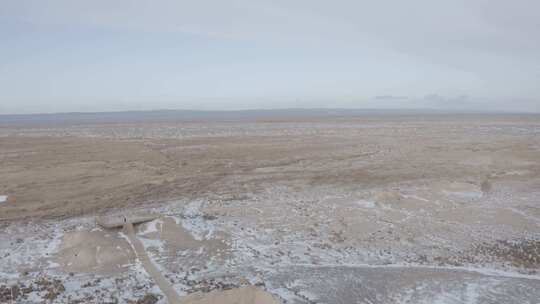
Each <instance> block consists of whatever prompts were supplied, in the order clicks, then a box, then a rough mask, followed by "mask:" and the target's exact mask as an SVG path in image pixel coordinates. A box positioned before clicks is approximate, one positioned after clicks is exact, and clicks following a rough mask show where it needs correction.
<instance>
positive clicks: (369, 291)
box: [0, 113, 540, 304]
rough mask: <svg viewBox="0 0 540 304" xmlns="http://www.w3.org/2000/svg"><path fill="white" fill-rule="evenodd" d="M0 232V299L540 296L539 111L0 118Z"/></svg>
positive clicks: (484, 299) (527, 299) (506, 299)
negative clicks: (115, 222)
mask: <svg viewBox="0 0 540 304" xmlns="http://www.w3.org/2000/svg"><path fill="white" fill-rule="evenodd" d="M0 119H1V118H0ZM141 214H142V215H145V216H149V217H150V219H151V220H149V221H146V222H143V223H140V224H136V225H135V226H134V227H133V231H132V234H133V235H134V236H135V238H136V239H138V240H140V243H141V244H142V247H144V250H143V251H146V253H147V256H148V259H145V258H142V257H141V255H140V254H137V252H136V250H134V248H135V247H134V245H133V244H132V242H131V241H130V240H131V239H132V238H131V237H130V235H128V234H127V232H126V229H122V228H117V229H114V228H113V229H107V228H104V227H102V226H100V225H98V224H97V223H96V219H98V218H106V217H120V218H121V217H132V216H140V215H141ZM0 231H1V233H0V257H1V258H0V302H1V303H156V302H157V303H167V301H168V300H170V297H167V295H166V291H165V292H164V290H163V288H161V287H162V286H159V284H157V282H156V279H155V277H152V276H151V274H149V272H148V270H147V268H146V267H145V263H146V262H150V263H151V264H152V265H154V267H155V268H156V269H157V271H158V272H160V273H161V275H162V278H163V280H164V281H166V283H167V284H169V287H171V288H172V290H173V292H175V293H177V294H178V295H179V296H180V298H181V302H185V303H220V302H226V301H229V302H230V303H234V301H237V302H236V303H240V302H241V301H240V300H238V299H244V300H245V299H247V298H250V297H251V298H250V299H255V298H257V297H259V298H257V299H259V300H258V301H259V302H260V303H267V302H268V303H519V304H522V303H539V301H540V300H539V299H540V116H538V115H517V114H507V115H503V114H489V115H488V114H442V113H439V114H436V113H435V114H434V113H431V114H414V113H406V114H396V113H394V114H387V115H386V114H373V115H359V116H339V115H329V116H328V117H324V116H321V117H301V116H299V117H287V118H279V117H275V118H272V117H266V118H264V119H262V118H259V119H249V118H241V119H223V120H219V119H213V120H204V119H198V120H192V121H188V120H185V119H178V120H174V119H167V120H160V121H152V120H147V121H145V120H139V121H129V120H126V119H124V120H122V121H117V122H111V121H107V122H99V121H98V122H91V121H90V122H89V121H85V122H81V123H76V122H66V123H53V122H50V121H48V122H42V123H33V124H28V123H19V124H17V123H5V124H0ZM205 296H206V297H205ZM235 297H236V298H235ZM219 299H221V300H219ZM235 299H236V300H235ZM246 301H247V300H246ZM264 301H266V302H264ZM255 302H257V301H255ZM242 303H247V302H242Z"/></svg>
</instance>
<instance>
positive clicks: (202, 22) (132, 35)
mask: <svg viewBox="0 0 540 304" xmlns="http://www.w3.org/2000/svg"><path fill="white" fill-rule="evenodd" d="M261 108H407V109H409V108H433V109H450V110H455V109H457V110H475V111H478V110H490V111H493V110H495V111H512V112H540V1H538V0H515V1H507V0H489V1H488V0H452V1H450V0H446V1H442V0H409V1H388V0H381V1H362V0H336V1H328V0H272V1H265V0H264V1H263V0H241V1H227V0H214V1H209V0H197V1H183V0H175V1H173V0H162V1H157V0H156V1H150V0H144V1H143V0H140V1H135V0H131V1H129V0H114V1H111V0H92V1H82V0H81V1H75V0H47V1H43V0H0V114H9V113H45V112H47V113H48V112H73V111H76V112H78V111H122V110H154V109H201V110H233V109H234V110H237V109H261Z"/></svg>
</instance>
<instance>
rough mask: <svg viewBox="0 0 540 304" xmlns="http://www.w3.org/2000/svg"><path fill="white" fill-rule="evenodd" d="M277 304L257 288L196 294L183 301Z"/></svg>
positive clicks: (183, 303)
mask: <svg viewBox="0 0 540 304" xmlns="http://www.w3.org/2000/svg"><path fill="white" fill-rule="evenodd" d="M217 303H220V304H277V303H279V301H278V300H277V299H275V298H274V297H273V296H272V295H271V294H270V293H268V292H266V291H264V290H262V289H259V288H257V287H255V286H249V287H241V288H235V289H230V290H225V291H212V292H210V293H206V294H203V293H194V294H191V295H189V296H187V297H185V298H183V299H182V304H217Z"/></svg>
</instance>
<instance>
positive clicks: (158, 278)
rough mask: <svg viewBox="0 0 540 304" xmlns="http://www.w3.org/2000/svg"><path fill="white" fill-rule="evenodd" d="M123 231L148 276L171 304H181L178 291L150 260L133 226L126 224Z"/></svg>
mask: <svg viewBox="0 0 540 304" xmlns="http://www.w3.org/2000/svg"><path fill="white" fill-rule="evenodd" d="M123 231H124V232H125V234H126V236H127V237H128V239H129V241H130V243H131V246H132V247H133V250H134V251H135V254H136V255H137V258H138V259H139V261H140V262H141V263H142V265H143V267H144V269H145V270H146V272H147V273H148V275H150V276H151V277H152V278H153V279H154V282H155V283H156V284H157V285H158V286H159V289H161V291H162V292H163V294H165V297H167V300H168V302H169V304H180V296H179V295H178V293H177V292H176V290H174V288H173V287H172V286H171V284H169V282H168V281H167V279H166V278H165V277H164V276H163V275H162V274H161V272H160V271H159V270H158V269H157V267H156V266H155V265H154V264H153V262H152V260H150V258H149V257H148V254H147V253H146V251H145V250H144V246H143V244H142V243H141V241H139V239H138V238H137V236H136V235H135V230H134V229H133V224H132V223H129V222H128V223H126V224H125V225H124V229H123Z"/></svg>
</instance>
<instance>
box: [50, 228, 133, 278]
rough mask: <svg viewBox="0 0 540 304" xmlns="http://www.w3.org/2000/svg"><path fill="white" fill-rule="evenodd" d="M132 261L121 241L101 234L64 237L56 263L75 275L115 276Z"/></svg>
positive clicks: (88, 233) (126, 247) (78, 232)
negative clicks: (75, 273)
mask: <svg viewBox="0 0 540 304" xmlns="http://www.w3.org/2000/svg"><path fill="white" fill-rule="evenodd" d="M134 259H135V256H134V254H133V250H132V249H131V246H130V245H129V244H128V242H127V241H126V240H125V239H123V238H121V237H119V236H118V235H116V234H114V235H112V234H109V233H107V232H104V231H75V232H71V233H67V234H65V235H64V237H63V239H62V245H61V247H60V251H59V252H58V255H57V261H58V263H59V264H60V265H62V267H63V268H64V269H65V270H66V271H75V272H116V271H118V270H122V269H124V268H125V267H126V265H127V264H129V263H130V262H132V261H134Z"/></svg>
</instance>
